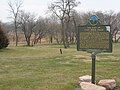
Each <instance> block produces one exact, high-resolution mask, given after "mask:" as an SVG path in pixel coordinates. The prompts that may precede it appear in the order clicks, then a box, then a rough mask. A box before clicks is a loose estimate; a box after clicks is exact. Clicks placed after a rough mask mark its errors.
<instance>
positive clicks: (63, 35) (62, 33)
mask: <svg viewBox="0 0 120 90" xmlns="http://www.w3.org/2000/svg"><path fill="white" fill-rule="evenodd" d="M61 24H62V30H61V36H62V42H63V45H64V48H67V46H66V43H65V30H64V22H63V20H61Z"/></svg>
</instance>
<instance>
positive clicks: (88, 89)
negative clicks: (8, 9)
mask: <svg viewBox="0 0 120 90" xmlns="http://www.w3.org/2000/svg"><path fill="white" fill-rule="evenodd" d="M80 86H81V89H82V90H106V88H104V87H102V86H98V85H95V84H92V83H88V82H81V83H80Z"/></svg>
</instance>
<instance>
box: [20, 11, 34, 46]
mask: <svg viewBox="0 0 120 90" xmlns="http://www.w3.org/2000/svg"><path fill="white" fill-rule="evenodd" d="M19 24H20V26H21V29H22V31H23V33H24V35H25V39H26V42H27V45H28V46H30V42H31V35H32V34H33V28H34V27H35V25H36V23H35V16H34V15H32V14H30V13H25V12H21V15H20V19H19Z"/></svg>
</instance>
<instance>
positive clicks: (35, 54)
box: [0, 43, 120, 90]
mask: <svg viewBox="0 0 120 90" xmlns="http://www.w3.org/2000/svg"><path fill="white" fill-rule="evenodd" d="M62 50H63V54H60V53H59V46H58V45H39V46H35V47H25V46H18V47H14V46H9V47H8V48H7V49H4V50H0V90H75V88H76V87H78V82H79V80H78V77H79V76H82V75H91V57H90V54H88V53H86V52H80V51H79V52H78V51H77V50H76V47H75V46H71V47H70V48H69V49H62ZM106 78H108V79H112V78H113V79H115V80H116V82H117V87H116V90H119V89H120V44H119V43H118V44H114V46H113V53H101V54H98V55H97V60H96V82H98V81H99V80H100V79H106Z"/></svg>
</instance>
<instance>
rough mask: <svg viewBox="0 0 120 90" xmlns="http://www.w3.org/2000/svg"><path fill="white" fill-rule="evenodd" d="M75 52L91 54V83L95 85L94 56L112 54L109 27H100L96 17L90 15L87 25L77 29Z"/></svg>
mask: <svg viewBox="0 0 120 90" xmlns="http://www.w3.org/2000/svg"><path fill="white" fill-rule="evenodd" d="M77 50H78V51H80V50H82V51H87V52H89V53H91V58H92V83H93V84H95V61H96V54H97V53H101V52H112V36H111V27H110V25H100V23H99V19H98V17H97V16H96V15H92V16H91V17H90V19H89V21H88V24H87V25H84V26H79V27H78V35H77Z"/></svg>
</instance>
